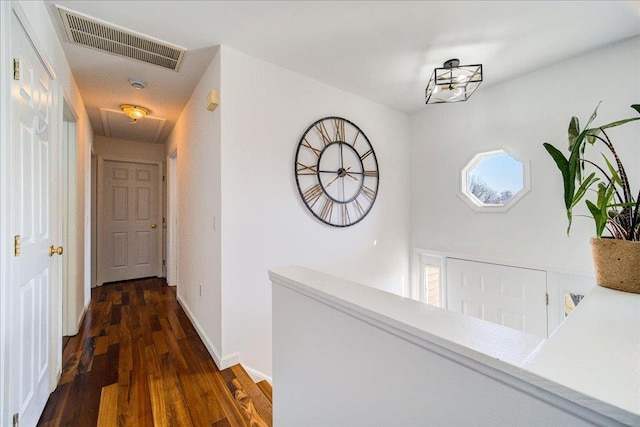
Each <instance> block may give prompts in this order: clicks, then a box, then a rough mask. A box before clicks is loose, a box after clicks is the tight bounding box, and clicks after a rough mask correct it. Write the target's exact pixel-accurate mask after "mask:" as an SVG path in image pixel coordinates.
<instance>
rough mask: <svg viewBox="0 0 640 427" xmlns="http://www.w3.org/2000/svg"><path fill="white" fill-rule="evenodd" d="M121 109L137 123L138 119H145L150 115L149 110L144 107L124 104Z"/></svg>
mask: <svg viewBox="0 0 640 427" xmlns="http://www.w3.org/2000/svg"><path fill="white" fill-rule="evenodd" d="M120 109H121V110H122V112H123V113H125V114H126V115H127V116H129V117H131V118H132V119H133V121H134V122H137V121H138V119H141V118H143V117H144V116H146V115H147V114H149V110H147V109H146V108H144V107H137V106H135V105H131V104H122V105H120Z"/></svg>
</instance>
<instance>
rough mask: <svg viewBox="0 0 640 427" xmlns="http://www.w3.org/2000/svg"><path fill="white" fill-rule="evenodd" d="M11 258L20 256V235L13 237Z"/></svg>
mask: <svg viewBox="0 0 640 427" xmlns="http://www.w3.org/2000/svg"><path fill="white" fill-rule="evenodd" d="M13 256H20V235H19V234H17V235H15V236H13Z"/></svg>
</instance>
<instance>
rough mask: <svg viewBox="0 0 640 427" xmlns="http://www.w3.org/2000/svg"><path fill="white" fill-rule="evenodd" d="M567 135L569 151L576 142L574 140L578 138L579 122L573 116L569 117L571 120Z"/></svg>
mask: <svg viewBox="0 0 640 427" xmlns="http://www.w3.org/2000/svg"><path fill="white" fill-rule="evenodd" d="M568 134H569V150H571V148H572V147H573V144H574V143H575V141H576V138H578V135H580V121H579V120H578V118H577V117H575V116H573V117H571V120H570V121H569V130H568Z"/></svg>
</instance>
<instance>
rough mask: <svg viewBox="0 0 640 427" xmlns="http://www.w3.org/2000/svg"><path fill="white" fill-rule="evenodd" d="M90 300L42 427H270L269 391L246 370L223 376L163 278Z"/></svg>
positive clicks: (98, 292)
mask: <svg viewBox="0 0 640 427" xmlns="http://www.w3.org/2000/svg"><path fill="white" fill-rule="evenodd" d="M91 297H92V301H91V304H90V306H89V310H88V311H87V314H86V315H85V318H84V321H83V323H82V326H81V328H80V332H79V333H78V335H76V336H75V337H71V338H70V339H69V342H68V343H67V344H66V346H65V348H64V352H63V369H62V375H61V378H60V381H59V383H58V387H57V388H56V390H55V391H54V392H53V393H52V394H51V396H50V397H49V401H48V402H47V405H46V407H45V409H44V412H43V413H42V416H41V418H40V421H39V423H38V425H39V426H95V425H97V426H205V425H208V426H220V427H222V426H227V427H228V426H256V427H263V426H271V425H272V407H271V401H270V400H271V389H270V386H269V385H268V384H266V385H265V384H261V386H260V387H258V386H257V385H256V384H255V383H254V382H253V381H252V380H251V378H250V377H249V375H248V374H247V373H246V372H245V370H244V369H243V368H242V366H240V365H236V366H232V367H231V368H228V369H225V370H223V371H219V370H218V368H217V367H216V365H215V364H214V362H213V360H212V359H211V356H210V355H209V353H208V352H207V349H206V348H205V346H204V344H203V343H202V341H201V340H200V337H199V336H198V334H197V333H196V331H195V329H194V328H193V325H192V324H191V322H190V321H189V319H188V318H187V316H186V315H185V313H184V311H183V310H182V308H181V307H180V304H178V302H177V300H176V295H175V289H174V288H170V287H168V286H166V284H165V282H164V279H156V278H154V279H141V280H135V281H129V282H119V283H114V284H109V285H104V286H101V287H99V288H95V289H93V290H92V293H91ZM262 390H265V392H263V391H262ZM265 393H267V394H268V397H267V395H265Z"/></svg>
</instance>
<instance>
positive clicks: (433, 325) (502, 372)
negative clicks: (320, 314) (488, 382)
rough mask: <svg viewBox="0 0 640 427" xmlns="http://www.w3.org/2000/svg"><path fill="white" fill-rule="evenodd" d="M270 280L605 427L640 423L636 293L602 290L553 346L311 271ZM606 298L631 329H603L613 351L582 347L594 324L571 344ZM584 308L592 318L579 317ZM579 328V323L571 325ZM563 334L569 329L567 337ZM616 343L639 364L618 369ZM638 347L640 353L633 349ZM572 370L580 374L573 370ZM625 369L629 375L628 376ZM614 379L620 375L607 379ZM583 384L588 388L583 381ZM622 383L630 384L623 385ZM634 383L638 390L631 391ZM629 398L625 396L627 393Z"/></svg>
mask: <svg viewBox="0 0 640 427" xmlns="http://www.w3.org/2000/svg"><path fill="white" fill-rule="evenodd" d="M269 277H270V279H271V281H272V282H273V283H274V284H277V285H281V286H285V287H287V288H289V289H291V290H294V291H296V292H299V293H301V294H303V295H306V296H308V297H310V298H313V299H315V300H317V301H319V302H321V303H324V304H327V305H329V306H331V307H333V308H335V309H337V310H340V311H342V312H345V313H347V314H349V315H351V316H354V317H356V318H359V319H361V320H363V321H365V322H367V323H370V324H372V325H374V326H376V327H378V328H380V329H383V330H386V331H387V332H389V333H392V334H395V335H397V336H399V337H401V338H403V339H405V340H407V341H410V342H412V343H414V344H416V345H419V346H421V347H423V348H426V349H429V350H431V351H434V352H437V353H439V354H441V355H442V356H444V357H447V358H449V359H451V360H453V361H456V362H457V363H461V364H464V365H466V366H468V367H469V368H471V369H474V370H476V371H478V372H482V373H484V374H485V375H488V376H490V377H493V378H495V379H497V380H499V381H501V382H503V383H506V384H509V385H511V386H513V387H515V388H517V389H520V390H522V391H525V392H526V393H528V394H530V395H532V396H536V397H537V398H539V399H541V400H543V401H546V402H548V403H550V404H552V405H554V406H556V407H558V408H562V409H563V410H566V411H568V412H571V413H574V414H576V415H578V416H580V417H582V418H583V419H587V420H590V421H591V422H595V423H597V424H600V425H617V424H618V423H621V424H623V425H640V407H639V405H640V402H639V401H638V393H639V392H640V391H639V388H638V386H639V385H640V382H637V381H635V380H637V379H638V378H640V372H639V370H640V369H639V367H640V355H639V353H640V345H639V344H638V343H639V340H640V332H638V331H640V319H639V318H638V316H640V314H639V311H638V309H640V305H636V312H635V317H634V316H633V315H632V314H631V312H632V308H633V307H632V306H633V304H634V301H635V304H640V299H634V298H633V297H634V296H631V297H632V298H630V299H626V297H628V296H629V295H630V294H624V295H622V296H618V297H617V298H616V297H614V296H612V294H610V292H614V293H615V292H616V291H609V290H604V292H600V289H599V290H598V291H597V292H594V295H590V296H589V297H588V298H586V299H585V300H583V302H582V303H581V304H580V306H579V308H578V309H577V310H576V311H575V312H574V314H572V316H571V318H570V319H568V320H567V321H566V322H565V324H563V326H561V327H560V330H559V331H558V332H557V333H556V334H554V336H553V337H552V338H551V339H550V340H549V341H548V342H545V341H544V340H542V339H540V338H538V337H535V336H532V335H529V334H525V333H523V332H520V331H517V330H513V329H510V328H506V327H503V326H500V325H496V324H493V323H489V322H485V321H482V320H479V319H475V318H472V317H468V316H464V315H461V314H458V313H454V312H450V311H447V310H443V309H440V308H436V307H432V306H429V305H427V304H422V303H419V302H417V301H413V300H410V299H406V298H403V297H400V296H397V295H393V294H390V293H387V292H384V291H381V290H379V289H375V288H372V287H368V286H363V285H360V284H357V283H354V282H351V281H348V280H345V279H340V278H336V277H333V276H330V275H327V274H324V273H320V272H317V271H313V270H310V269H307V268H304V267H299V266H287V267H279V268H274V269H272V270H270V271H269ZM602 296H606V297H607V298H609V299H610V306H611V307H613V306H617V305H618V304H619V302H618V299H625V301H626V304H625V307H626V308H627V310H626V311H627V313H628V316H630V317H629V318H627V319H626V320H625V322H628V325H627V326H626V327H624V328H623V331H621V330H619V332H620V334H616V333H615V332H611V331H608V328H609V327H607V326H601V327H599V328H596V329H595V331H596V333H597V334H604V335H605V336H604V337H602V338H603V339H605V338H610V339H609V340H608V341H607V340H605V341H597V342H599V343H602V344H603V345H606V348H599V347H598V346H599V345H600V344H597V342H593V341H592V342H591V344H589V345H588V346H587V347H582V349H584V350H581V349H580V348H581V347H580V346H579V344H580V342H585V341H589V339H590V340H595V339H599V337H598V338H596V336H595V334H594V335H591V334H592V333H593V331H594V329H593V328H594V326H591V322H588V324H585V327H587V328H590V329H585V330H583V331H582V332H581V333H580V335H577V336H582V337H589V339H577V338H573V339H571V340H570V341H565V340H567V339H568V338H566V336H568V335H573V334H574V333H576V334H577V332H575V331H574V329H578V330H579V329H581V326H580V320H579V319H580V318H581V317H586V318H591V317H592V316H594V314H593V312H592V311H593V310H596V309H595V308H593V309H590V308H589V305H590V304H595V303H594V301H596V300H599V299H601V297H602ZM638 298H640V296H638ZM590 300H591V302H589V301H590ZM585 302H587V304H585ZM583 305H587V307H586V310H583V309H584V308H585V307H583ZM595 305H597V304H595ZM605 310H606V309H605ZM580 311H583V312H585V314H584V315H582V316H578V314H579V313H580ZM596 311H597V310H596ZM614 311H615V310H614ZM597 319H598V317H595V318H594V321H595V322H597V321H598V320H597ZM600 319H601V320H603V319H602V316H600ZM605 323H606V320H605ZM571 324H574V325H575V326H571V327H569V326H570V325H571ZM611 328H613V326H611ZM563 330H564V331H565V332H562V331H563ZM632 330H634V331H635V334H636V335H635V337H633V336H630V335H629V334H633V332H632ZM590 331H591V332H590ZM610 332H611V333H610ZM614 335H615V336H614ZM623 336H626V337H627V338H626V339H627V341H626V342H625V343H624V344H623V345H622V346H619V343H618V341H619V340H624V338H623ZM634 340H635V341H634ZM609 342H610V343H609ZM613 343H615V344H616V346H618V348H619V349H620V351H619V353H622V352H626V353H627V354H628V355H629V357H635V360H631V359H630V358H626V356H625V363H623V364H622V365H618V366H612V363H617V362H619V359H618V358H613V359H611V360H612V363H607V362H606V359H605V356H606V354H607V353H609V352H611V353H615V352H617V351H618V350H617V349H615V350H614V348H615V347H613ZM634 345H635V346H636V348H635V349H633V348H632V347H633V346H634ZM598 348H599V349H598ZM581 351H585V352H589V353H595V354H596V355H597V357H595V358H591V357H584V355H582V356H581V357H582V360H592V361H602V363H603V364H602V365H601V366H600V368H598V369H600V370H601V372H599V373H598V375H594V374H593V365H591V363H586V364H585V365H582V364H579V363H575V361H574V360H572V359H574V358H575V357H577V355H579V354H581ZM572 362H573V363H572ZM569 367H570V368H571V369H572V371H571V372H570V373H567V372H566V370H567V369H568V368H569ZM625 370H628V373H627V374H626V375H625V374H624V371H625ZM580 373H582V374H583V375H580ZM609 374H611V375H612V377H614V378H613V379H610V380H606V377H607V376H608V375H609ZM629 377H631V380H629ZM623 378H626V379H623ZM578 379H580V380H581V381H582V382H583V383H584V384H581V383H579V381H576V380H578ZM622 382H625V384H626V385H628V387H620V386H621V383H622ZM600 385H604V386H605V387H607V388H608V387H611V389H609V390H608V391H605V392H602V391H601V392H598V390H597V388H598V386H600ZM634 386H635V387H636V389H635V390H630V389H631V388H633V387H634ZM622 394H624V396H620V395H622ZM634 399H635V403H634V402H633V400H634Z"/></svg>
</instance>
